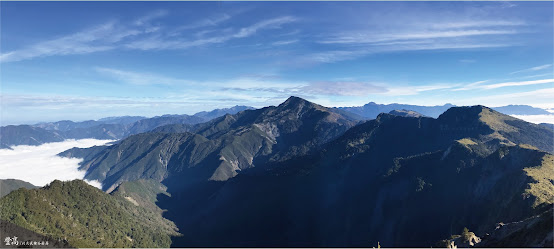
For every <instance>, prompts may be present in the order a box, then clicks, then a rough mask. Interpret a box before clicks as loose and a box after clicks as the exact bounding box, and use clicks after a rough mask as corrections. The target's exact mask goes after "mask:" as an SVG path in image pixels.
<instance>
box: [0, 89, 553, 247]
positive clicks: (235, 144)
mask: <svg viewBox="0 0 554 249" xmlns="http://www.w3.org/2000/svg"><path fill="white" fill-rule="evenodd" d="M402 109H404V110H402ZM387 112H391V113H380V114H378V115H377V116H376V117H375V118H374V119H372V120H366V121H363V120H362V121H360V120H359V118H357V117H358V116H357V115H360V116H361V114H360V113H361V112H360V113H356V114H352V113H349V111H347V110H344V109H337V108H326V107H323V106H320V105H317V104H315V103H311V102H309V101H306V100H304V99H301V98H297V97H290V98H289V99H287V100H286V101H285V102H283V103H282V104H280V105H278V106H270V107H265V108H262V109H255V110H244V111H240V112H237V113H235V114H225V115H223V116H220V117H217V118H214V119H212V120H210V121H208V122H204V123H196V124H186V123H184V122H183V123H173V124H167V125H161V126H158V127H156V128H153V129H151V130H150V131H148V132H143V133H139V134H134V135H129V136H127V137H125V138H123V139H122V140H121V141H119V142H117V143H115V144H113V145H107V146H96V147H92V148H87V149H80V148H73V149H70V150H68V151H65V152H62V153H60V155H61V156H64V157H77V158H83V162H82V163H81V164H80V165H81V166H80V167H81V168H80V169H82V170H86V172H87V173H86V175H85V178H86V179H88V180H98V181H101V182H102V184H103V186H102V188H103V190H104V191H106V192H107V193H109V194H104V193H101V192H100V191H97V192H94V191H92V189H90V188H86V187H84V186H81V185H79V184H80V183H78V182H77V183H59V182H54V183H52V184H51V185H54V186H60V184H61V186H60V187H56V188H55V189H58V190H56V191H52V190H44V189H40V190H21V189H20V190H17V191H14V192H12V193H10V194H8V195H7V196H5V197H4V198H2V199H0V204H2V205H10V206H9V207H10V208H7V209H5V208H3V209H2V210H1V212H2V213H1V214H2V216H1V217H2V219H8V220H9V221H10V222H12V223H14V224H16V225H19V226H22V227H27V228H29V229H30V228H33V227H35V228H40V227H42V226H46V225H45V224H43V223H41V222H42V220H45V219H47V217H49V216H52V217H54V219H58V218H59V217H67V212H71V213H73V212H75V213H73V216H75V215H77V214H79V210H78V209H75V208H74V206H72V205H73V202H71V203H70V205H67V207H65V206H64V207H63V209H62V210H64V211H63V212H62V213H63V214H64V216H60V215H58V214H56V213H48V212H39V211H37V210H48V207H47V205H46V204H44V205H45V206H44V207H43V206H40V205H43V204H40V205H39V206H37V207H35V206H33V205H34V204H32V202H29V203H26V202H24V201H23V200H27V199H29V198H31V197H32V196H35V195H37V196H40V197H42V196H43V194H42V192H45V193H46V192H48V191H49V192H48V193H49V195H52V196H55V195H56V193H57V192H59V193H74V192H75V191H76V194H75V197H71V198H80V199H79V200H80V201H82V202H83V203H85V204H83V205H90V206H92V207H93V208H96V207H97V206H99V205H95V204H94V203H98V201H93V202H89V201H90V200H89V198H86V196H88V195H90V194H93V196H94V198H92V197H91V198H90V199H94V200H102V203H107V204H108V205H110V206H108V208H107V210H119V208H124V210H132V209H129V208H132V207H140V208H145V210H150V214H151V216H149V217H150V218H149V221H150V223H148V224H150V225H149V226H148V227H149V228H151V229H157V228H160V229H161V228H171V223H167V221H166V220H164V219H161V218H160V216H156V215H155V214H162V211H161V210H166V211H165V212H163V217H164V218H165V219H167V220H169V221H171V222H173V223H174V224H175V225H176V227H177V228H178V229H179V230H178V231H179V233H180V235H179V236H177V235H176V234H174V233H173V230H171V229H164V230H156V231H164V232H163V236H171V246H172V247H375V246H377V244H378V243H379V244H380V245H381V246H384V247H435V246H437V243H439V244H440V243H443V244H442V245H444V243H448V244H450V243H452V242H453V243H455V245H460V246H463V245H466V244H467V245H469V244H468V243H467V241H466V240H465V239H466V238H470V239H471V241H475V243H477V241H478V240H479V241H482V242H480V243H483V244H477V246H479V245H484V246H505V247H513V246H541V247H552V246H554V244H553V242H552V236H551V234H552V231H553V230H554V229H553V224H552V222H545V221H548V217H551V215H552V214H551V212H550V211H551V210H552V209H553V208H554V206H553V205H554V184H553V183H554V163H553V162H554V156H553V155H552V154H553V153H554V144H553V142H552V141H554V131H553V130H552V129H550V128H549V127H547V126H544V125H536V124H532V123H528V122H525V121H523V120H520V119H517V118H514V117H511V116H508V115H505V114H502V113H500V112H498V111H495V110H493V109H491V108H488V107H484V106H469V107H450V108H448V109H447V110H446V111H444V112H443V113H442V114H440V115H439V116H438V117H437V118H433V117H427V116H433V115H432V114H431V113H432V112H431V111H429V110H427V112H426V113H425V110H424V111H423V112H421V110H411V109H408V108H405V107H396V108H394V109H392V110H389V111H387ZM362 114H363V113H362ZM137 122H140V121H137ZM162 123H163V122H162ZM64 184H67V187H66V185H64ZM26 191H31V192H26ZM33 191H34V192H33ZM85 192H91V193H85ZM28 193H34V194H28ZM72 196H73V195H72ZM45 198H46V199H47V200H50V199H51V198H53V197H48V196H46V197H45ZM114 198H115V199H114ZM53 200H56V199H53ZM71 200H74V199H71ZM75 200H76V199H75ZM39 201H40V200H39ZM122 201H123V202H122ZM125 201H126V202H125ZM9 203H17V204H9ZM41 203H42V202H41ZM46 203H47V202H46ZM52 203H54V202H52ZM110 203H114V205H112V204H110ZM115 203H119V204H117V205H120V206H117V205H115ZM123 203H127V204H123ZM129 204H130V205H129ZM53 205H54V206H55V207H58V206H59V205H60V204H56V203H54V204H53ZM3 207H4V206H3ZM78 207H79V206H78ZM60 208H61V206H60ZM5 210H7V211H5ZM20 210H29V212H26V211H24V212H23V214H26V213H33V214H34V215H33V216H32V217H30V216H25V215H23V214H21V213H22V212H21V211H20ZM67 210H69V211H67ZM95 212H96V213H98V214H96V213H91V212H89V216H85V217H90V218H87V219H89V220H94V219H98V217H103V218H102V219H103V220H106V224H115V225H117V226H118V227H119V225H118V223H112V222H115V220H122V221H124V224H123V226H121V227H120V228H118V229H121V231H126V233H129V232H128V231H129V230H128V227H129V226H127V225H129V224H136V222H139V221H140V220H137V218H140V217H135V216H118V215H117V214H116V213H114V212H111V211H110V212H107V213H106V212H105V211H100V210H98V211H95ZM125 212H127V211H125ZM132 212H134V211H132ZM132 212H131V213H132ZM549 212H550V213H549ZM79 217H81V216H80V215H79ZM83 222H86V221H85V220H79V221H78V222H76V223H77V226H78V225H79V224H81V223H83ZM499 223H502V224H507V225H506V226H505V228H503V229H500V228H499V229H497V226H498V225H497V224H499ZM63 224H66V223H63ZM68 224H69V223H68ZM518 224H525V227H527V228H528V229H533V231H535V232H529V231H530V230H525V228H522V225H518ZM64 226H65V225H63V226H61V227H62V228H64V229H60V228H56V227H51V228H49V229H48V230H47V231H43V233H45V234H47V235H49V236H54V237H61V236H68V241H69V242H70V243H71V244H72V245H74V244H75V243H76V242H75V241H77V243H85V244H83V245H87V246H89V245H90V244H87V243H89V242H90V241H81V240H79V238H80V237H75V236H74V235H72V233H71V232H70V229H65V227H64ZM130 226H131V227H132V226H133V225H130ZM464 227H465V228H468V229H469V230H468V231H471V233H470V232H468V231H466V229H464ZM145 229H146V228H145ZM33 231H38V229H35V230H33ZM79 231H83V232H81V233H79V234H80V236H83V235H82V234H84V235H86V236H91V235H90V234H86V233H85V231H87V230H79ZM143 231H144V237H146V238H150V237H148V236H150V235H149V234H152V233H151V232H150V231H151V230H143ZM487 234H488V235H487ZM123 235H124V234H122V235H120V234H118V233H116V232H108V233H106V234H105V235H104V236H105V238H108V239H107V241H100V242H101V243H105V244H101V246H110V245H113V244H108V243H113V241H112V240H114V241H119V240H115V237H114V236H123ZM469 235H471V236H469ZM512 235H513V236H512ZM72 236H73V237H72ZM86 236H85V238H88V237H86ZM95 236H97V235H95ZM127 236H129V235H127ZM141 236H142V235H141ZM141 236H138V235H137V234H134V235H133V236H132V237H131V240H129V239H127V240H128V241H130V242H131V243H128V242H125V243H126V244H124V245H122V246H136V245H143V244H132V243H134V242H133V241H136V240H138V239H139V238H142V237H141ZM468 236H469V237H468ZM522 236H524V237H522ZM477 237H480V238H481V239H478V240H477V239H476V238H477ZM69 238H71V240H70V239H69ZM118 238H119V237H118ZM160 238H165V237H160ZM449 238H450V239H449ZM149 241H151V240H149ZM155 241H156V242H155V243H154V244H149V246H167V240H165V239H160V240H155ZM472 243H473V242H472Z"/></svg>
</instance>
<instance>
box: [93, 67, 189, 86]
mask: <svg viewBox="0 0 554 249" xmlns="http://www.w3.org/2000/svg"><path fill="white" fill-rule="evenodd" d="M95 70H96V72H99V73H101V74H104V75H107V76H109V77H112V78H114V79H116V80H119V81H121V82H125V83H128V84H132V85H177V84H178V85H195V84H196V83H195V82H193V81H189V80H182V79H176V78H170V77H166V76H162V75H157V74H150V73H138V72H133V71H125V70H120V69H114V68H105V67H96V68H95Z"/></svg>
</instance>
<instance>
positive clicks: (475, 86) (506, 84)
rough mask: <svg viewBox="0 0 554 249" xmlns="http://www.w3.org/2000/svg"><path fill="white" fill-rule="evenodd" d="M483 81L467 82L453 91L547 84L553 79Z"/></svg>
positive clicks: (553, 81)
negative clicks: (492, 82)
mask: <svg viewBox="0 0 554 249" xmlns="http://www.w3.org/2000/svg"><path fill="white" fill-rule="evenodd" d="M485 82H487V81H480V82H476V83H472V84H468V85H465V86H463V87H460V88H456V89H453V91H466V90H474V89H483V90H491V89H497V88H502V87H512V86H529V85H540V84H549V83H554V79H542V80H531V81H511V82H502V83H495V84H484V83H485Z"/></svg>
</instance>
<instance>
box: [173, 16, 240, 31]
mask: <svg viewBox="0 0 554 249" xmlns="http://www.w3.org/2000/svg"><path fill="white" fill-rule="evenodd" d="M229 19H231V15H228V14H221V15H218V16H214V17H211V18H205V19H202V20H199V21H197V22H194V23H191V24H187V25H183V26H180V27H178V28H177V30H176V31H182V30H187V29H197V28H203V27H209V26H216V25H218V24H220V23H222V22H225V21H227V20H229Z"/></svg>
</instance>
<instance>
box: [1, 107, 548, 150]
mask: <svg viewBox="0 0 554 249" xmlns="http://www.w3.org/2000/svg"><path fill="white" fill-rule="evenodd" d="M450 107H454V105H451V104H446V105H443V106H417V105H404V104H388V105H382V104H376V103H374V102H370V103H368V104H366V105H364V106H359V107H339V108H333V109H334V110H335V112H337V113H340V114H341V115H343V116H346V117H348V118H350V119H353V120H367V119H374V118H376V117H377V115H379V114H380V113H390V112H396V113H393V114H396V115H406V114H401V113H400V112H407V113H410V112H413V113H417V115H422V116H428V117H434V118H436V117H438V116H439V115H440V114H442V113H443V112H444V111H446V110H447V109H448V108H450ZM249 109H254V108H253V107H249V106H234V107H231V108H224V109H215V110H212V111H210V112H205V111H204V112H199V113H196V114H194V115H192V116H191V115H186V114H183V115H163V116H157V117H153V118H146V117H142V116H122V117H107V118H102V119H99V120H87V121H82V122H73V121H69V120H63V121H58V122H49V123H39V124H36V125H9V126H4V127H0V149H1V148H10V146H12V145H40V144H43V143H49V142H60V141H63V140H65V139H83V138H95V139H115V140H118V139H121V138H124V137H127V136H129V135H133V134H139V133H143V132H147V131H153V130H155V129H157V128H158V129H157V130H156V131H159V132H175V131H177V130H178V131H190V130H191V129H193V128H192V126H194V125H196V124H200V123H204V122H207V121H209V120H212V119H214V118H217V117H220V116H223V115H225V114H235V113H238V112H240V111H244V110H249ZM493 109H494V110H497V111H499V112H501V113H504V114H508V115H539V114H551V113H549V112H548V111H546V110H544V109H540V108H535V107H532V106H527V105H508V106H502V107H496V108H493ZM163 126H165V127H163ZM159 127H163V128H159Z"/></svg>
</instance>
